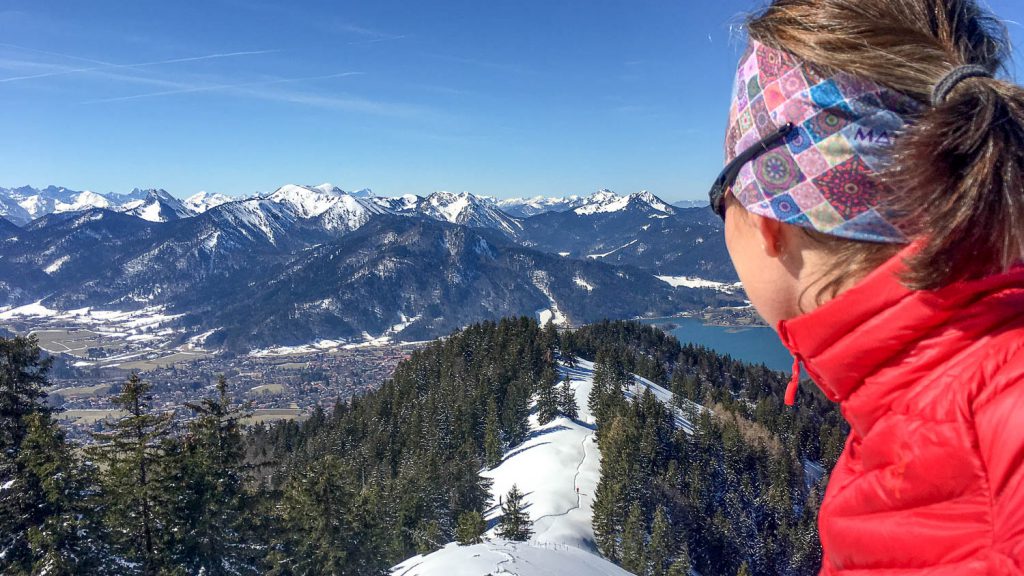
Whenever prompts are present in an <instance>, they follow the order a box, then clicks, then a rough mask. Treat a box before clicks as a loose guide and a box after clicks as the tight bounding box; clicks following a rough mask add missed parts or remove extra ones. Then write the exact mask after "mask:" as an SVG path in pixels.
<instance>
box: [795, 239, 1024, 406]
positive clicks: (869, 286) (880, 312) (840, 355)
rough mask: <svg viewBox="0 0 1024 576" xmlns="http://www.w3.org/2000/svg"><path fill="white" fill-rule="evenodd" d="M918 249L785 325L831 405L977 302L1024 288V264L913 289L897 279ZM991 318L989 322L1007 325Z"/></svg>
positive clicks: (911, 249)
mask: <svg viewBox="0 0 1024 576" xmlns="http://www.w3.org/2000/svg"><path fill="white" fill-rule="evenodd" d="M919 246H920V243H913V244H910V245H908V246H907V247H906V248H904V249H903V250H902V251H901V252H900V253H898V254H897V255H895V256H894V257H893V258H892V259H890V260H889V261H887V262H886V263H884V264H883V265H882V266H880V267H879V268H877V269H876V270H874V271H873V272H871V273H870V274H869V275H868V276H867V277H865V278H864V279H863V280H861V281H860V282H859V283H857V284H856V285H855V286H853V287H852V288H850V289H848V290H846V291H845V292H843V293H841V294H840V295H839V296H837V297H836V298H834V299H832V300H830V301H829V302H827V303H825V304H824V305H822V306H820V307H818V308H817V309H815V310H813V311H811V312H809V313H807V314H803V315H801V316H798V317H796V318H792V319H789V320H783V321H780V322H779V324H778V326H777V328H776V330H777V332H778V333H779V336H780V337H781V339H782V342H783V344H784V345H785V346H786V348H788V349H789V351H790V352H791V353H792V354H793V356H794V358H795V362H802V363H803V364H804V367H805V368H806V370H807V373H808V374H810V376H811V378H812V379H813V380H814V381H815V383H817V384H818V386H819V387H820V388H821V389H822V391H823V392H824V393H825V395H826V396H827V397H828V398H829V399H830V400H833V401H836V402H844V401H845V400H846V399H848V398H849V397H850V395H851V394H853V393H854V392H856V390H857V389H858V388H859V387H860V386H861V385H862V384H863V382H864V380H865V379H867V378H870V377H871V376H872V375H873V374H874V373H876V372H877V371H878V370H879V369H880V368H881V367H882V366H884V365H886V364H889V363H891V362H893V361H897V360H899V358H901V357H904V356H906V355H907V354H908V353H910V352H911V351H912V349H913V348H914V346H915V345H916V344H917V343H918V342H920V341H921V339H922V338H925V337H927V335H928V334H929V333H930V332H932V329H934V328H936V327H938V326H940V325H942V324H944V323H946V322H947V321H949V319H950V318H951V317H952V316H953V315H954V314H957V313H958V312H962V311H963V309H964V308H966V307H968V306H971V305H972V304H973V303H974V302H976V301H978V300H981V299H983V298H985V297H986V296H988V295H989V294H992V293H993V292H998V291H1000V290H1002V289H1005V288H1008V287H1011V286H1015V287H1024V267H1017V268H1014V269H1012V270H1010V271H1009V272H1006V273H1004V274H998V275H994V276H990V277H988V278H984V279H981V280H974V281H969V282H959V283H956V284H953V285H950V286H947V287H945V288H942V289H940V290H937V291H913V290H910V289H908V288H906V287H905V286H903V284H902V283H901V282H900V281H899V278H898V275H899V274H900V272H902V271H903V270H905V265H904V259H905V258H906V257H907V256H909V255H910V254H912V253H913V252H914V251H915V250H916V249H917V248H918V247H919ZM990 315H991V316H992V318H991V319H990V320H991V325H995V324H998V323H999V322H1000V321H1006V320H1009V318H1005V317H1004V318H998V317H995V316H996V315H995V314H990ZM1011 316H1013V314H1011ZM970 336H971V335H963V337H970ZM794 380H796V377H794ZM899 384H901V383H893V385H894V386H898V385H899ZM792 395H795V389H794V390H792Z"/></svg>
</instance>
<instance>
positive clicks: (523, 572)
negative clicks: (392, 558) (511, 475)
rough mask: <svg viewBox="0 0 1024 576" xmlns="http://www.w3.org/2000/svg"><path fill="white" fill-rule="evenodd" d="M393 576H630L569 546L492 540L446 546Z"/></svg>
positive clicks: (396, 569) (403, 565) (401, 566)
mask: <svg viewBox="0 0 1024 576" xmlns="http://www.w3.org/2000/svg"><path fill="white" fill-rule="evenodd" d="M391 574H392V576H425V575H428V574H429V575H437V576H485V575H486V576H491V575H493V576H511V575H515V576H577V575H578V576H584V575H586V576H591V575H593V576H629V574H630V573H629V572H626V571H625V570H623V569H622V568H619V567H618V566H616V565H615V564H612V563H611V562H609V561H607V560H605V559H603V558H601V557H599V556H595V555H593V554H590V553H589V552H584V551H582V550H577V549H575V548H571V547H568V546H544V545H540V544H533V543H526V542H506V541H494V542H486V543H484V544H477V545H475V546H459V545H458V544H449V545H448V546H446V547H444V548H442V549H441V550H438V551H437V552H434V553H433V554H430V555H429V556H427V557H423V556H416V557H414V558H410V559H409V560H406V561H405V562H403V563H401V564H399V565H398V566H395V567H394V568H393V569H392V573H391Z"/></svg>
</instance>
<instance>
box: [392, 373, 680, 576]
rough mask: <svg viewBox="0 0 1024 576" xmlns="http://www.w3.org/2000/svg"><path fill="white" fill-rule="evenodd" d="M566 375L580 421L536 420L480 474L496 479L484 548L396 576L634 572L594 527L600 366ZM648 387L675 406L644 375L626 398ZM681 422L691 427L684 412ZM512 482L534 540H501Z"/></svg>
mask: <svg viewBox="0 0 1024 576" xmlns="http://www.w3.org/2000/svg"><path fill="white" fill-rule="evenodd" d="M559 373H560V377H561V378H562V379H564V378H565V377H566V376H567V375H568V376H569V377H570V378H571V380H570V382H571V385H572V388H573V390H574V392H575V393H576V404H577V405H578V406H579V418H578V419H577V420H570V419H568V418H556V419H554V420H552V421H551V422H549V423H547V424H546V425H544V426H541V425H539V424H538V422H537V418H536V415H532V416H531V417H530V428H531V434H530V437H529V438H528V439H527V440H526V441H525V442H523V443H522V444H520V445H518V446H514V447H512V448H510V449H509V451H508V452H507V453H506V454H505V458H504V459H503V460H502V462H501V464H499V465H498V466H496V467H495V468H493V469H491V470H485V471H483V472H481V474H480V475H481V476H483V477H484V478H489V479H491V480H492V485H491V503H490V507H489V508H488V509H487V510H486V511H485V514H484V518H485V520H486V521H487V525H488V527H489V529H488V531H487V532H486V533H485V541H484V543H483V544H477V545H475V546H459V545H457V544H449V545H448V546H445V547H444V548H442V549H441V550H438V551H436V552H433V553H431V554H428V555H426V556H414V557H412V558H410V559H408V560H406V561H404V562H402V563H401V564H398V565H397V566H395V567H394V568H392V576H485V575H489V574H493V575H495V576H497V575H506V576H511V575H515V576H549V575H551V576H554V575H559V576H584V575H591V574H595V575H614V576H622V575H628V574H629V572H626V571H625V570H623V569H621V568H619V567H618V566H615V565H614V564H612V563H611V562H608V561H607V560H605V559H603V558H601V557H600V555H599V554H598V552H597V547H596V544H595V538H594V530H593V527H592V526H591V524H592V520H593V498H594V493H595V491H596V490H597V484H598V482H599V481H600V479H601V452H600V450H598V447H597V443H596V442H595V441H594V430H595V428H594V417H593V414H592V413H591V412H590V410H589V409H588V408H587V400H588V398H589V396H590V391H591V389H592V388H593V385H594V364H593V363H592V362H588V361H586V360H579V359H577V360H576V362H575V365H574V366H569V365H564V364H563V365H562V366H561V367H560V369H559ZM648 389H649V390H651V392H652V393H653V394H654V395H655V397H656V398H658V399H659V400H661V401H662V402H666V403H669V402H671V399H672V393H671V392H669V391H668V390H665V389H664V388H661V387H660V386H657V385H656V384H654V383H653V382H651V381H649V380H646V379H643V378H639V377H634V384H633V385H632V386H630V387H629V388H628V389H627V390H625V393H626V397H627V398H634V397H636V396H638V395H640V394H643V392H644V390H648ZM676 422H677V424H678V425H680V426H681V427H683V428H684V429H687V430H690V429H692V427H691V426H690V423H689V422H688V421H686V420H685V418H683V416H682V413H681V412H679V411H677V412H676ZM513 484H515V485H516V486H517V487H518V488H519V490H520V491H521V492H523V494H525V497H524V498H523V500H524V502H525V504H526V512H527V514H529V516H530V520H531V522H532V523H533V536H532V537H531V538H530V540H529V541H528V542H508V541H505V540H502V539H500V538H498V537H497V523H498V521H499V520H500V517H501V507H500V505H499V499H503V498H504V495H505V494H506V493H507V492H508V490H509V489H510V488H511V487H512V485H513ZM577 487H578V488H579V493H577V492H576V489H577Z"/></svg>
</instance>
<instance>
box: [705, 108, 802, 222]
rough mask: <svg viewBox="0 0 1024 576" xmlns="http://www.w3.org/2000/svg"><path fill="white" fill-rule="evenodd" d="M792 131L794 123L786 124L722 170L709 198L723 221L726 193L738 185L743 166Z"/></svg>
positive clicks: (713, 208)
mask: <svg viewBox="0 0 1024 576" xmlns="http://www.w3.org/2000/svg"><path fill="white" fill-rule="evenodd" d="M792 131H793V123H792V122H786V123H785V124H783V125H782V126H779V127H778V128H777V129H776V130H775V131H774V132H772V133H771V134H769V135H767V136H765V137H764V138H762V139H761V140H760V141H759V142H757V143H756V144H754V145H753V146H751V147H749V148H747V149H746V150H744V151H743V152H740V153H739V154H738V155H737V156H736V157H735V158H733V159H732V162H729V163H728V164H726V165H725V168H723V169H722V173H721V174H719V175H718V178H716V179H715V183H714V184H712V185H711V191H710V192H708V198H709V199H710V200H711V209H712V210H714V211H715V214H718V216H719V217H720V218H721V219H722V220H725V193H726V192H728V191H729V188H732V185H733V184H735V183H736V178H737V177H738V176H739V175H740V170H741V169H742V168H743V166H745V165H746V164H747V162H751V161H753V160H754V159H755V158H757V157H758V156H760V155H761V154H764V153H765V152H767V151H768V150H770V149H772V148H773V147H774V146H775V145H777V144H778V143H779V142H782V141H783V140H785V139H786V137H787V136H789V133H790V132H792Z"/></svg>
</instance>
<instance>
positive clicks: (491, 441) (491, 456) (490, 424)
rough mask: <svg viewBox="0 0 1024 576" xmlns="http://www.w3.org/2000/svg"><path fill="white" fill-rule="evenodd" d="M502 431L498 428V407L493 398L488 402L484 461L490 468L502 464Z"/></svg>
mask: <svg viewBox="0 0 1024 576" xmlns="http://www.w3.org/2000/svg"><path fill="white" fill-rule="evenodd" d="M500 435H501V431H500V430H499V428H498V407H497V405H496V404H495V402H494V397H493V396H491V397H490V398H488V400H487V422H486V423H485V425H484V461H485V462H486V463H487V467H488V468H494V467H495V466H497V465H498V464H501V458H502V456H503V454H502V450H501V437H500Z"/></svg>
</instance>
